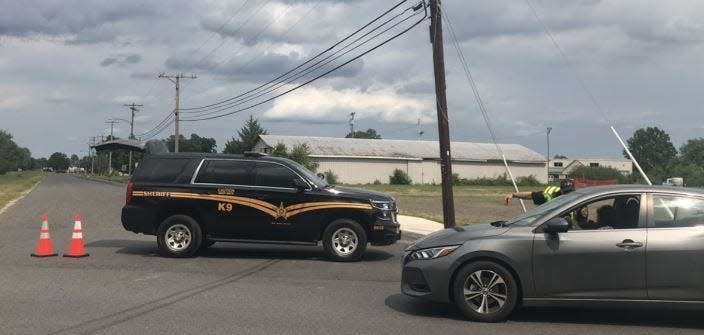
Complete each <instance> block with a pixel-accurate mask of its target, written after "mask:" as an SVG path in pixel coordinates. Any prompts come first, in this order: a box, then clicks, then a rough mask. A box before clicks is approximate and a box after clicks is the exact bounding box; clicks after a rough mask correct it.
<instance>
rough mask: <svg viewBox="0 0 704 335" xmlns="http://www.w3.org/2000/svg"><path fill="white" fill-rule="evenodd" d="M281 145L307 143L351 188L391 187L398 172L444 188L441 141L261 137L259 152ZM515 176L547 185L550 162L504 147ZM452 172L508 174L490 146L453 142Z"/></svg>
mask: <svg viewBox="0 0 704 335" xmlns="http://www.w3.org/2000/svg"><path fill="white" fill-rule="evenodd" d="M279 143H282V144H284V145H286V147H287V148H288V150H291V149H292V148H293V147H294V146H296V145H300V144H303V143H306V144H307V145H308V147H309V148H310V150H311V158H313V159H315V161H316V162H318V164H320V165H319V167H318V171H320V172H322V171H328V170H331V171H333V172H334V173H335V174H336V175H337V176H338V181H339V182H341V183H348V184H365V183H373V182H374V181H376V180H378V181H380V182H381V183H385V184H386V183H388V182H389V176H391V175H392V174H393V171H394V170H395V169H401V170H403V171H405V172H406V173H408V175H409V176H410V177H411V179H412V180H413V183H423V184H431V183H438V184H439V183H440V181H441V176H440V154H439V145H438V142H436V141H407V140H383V139H382V140H372V139H356V138H336V137H309V136H277V135H260V136H259V142H258V143H257V145H256V146H255V148H254V151H257V152H264V153H270V152H271V150H272V149H273V148H274V147H275V146H276V145H277V144H279ZM500 146H501V149H502V150H503V152H504V155H506V159H507V161H508V164H509V166H510V167H511V172H512V173H513V175H514V177H516V178H518V177H527V176H531V175H532V176H534V177H535V178H536V179H538V180H539V181H541V182H546V180H547V170H546V160H545V157H543V156H542V155H541V154H539V153H537V152H535V151H533V150H530V149H528V148H526V147H524V146H522V145H518V144H500ZM451 149H452V172H453V173H457V174H459V176H460V177H461V178H467V179H474V178H482V177H485V178H495V177H498V176H500V175H502V174H504V173H506V169H505V167H504V164H503V161H502V159H501V155H500V154H499V153H498V152H497V150H496V146H495V145H494V144H489V143H468V142H452V143H451Z"/></svg>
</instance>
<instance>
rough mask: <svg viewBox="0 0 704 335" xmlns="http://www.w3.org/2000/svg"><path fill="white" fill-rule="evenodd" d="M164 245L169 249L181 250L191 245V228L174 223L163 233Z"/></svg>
mask: <svg viewBox="0 0 704 335" xmlns="http://www.w3.org/2000/svg"><path fill="white" fill-rule="evenodd" d="M164 240H165V241H166V246H167V247H168V248H169V250H171V251H182V250H184V249H186V248H188V246H189V245H191V230H190V229H188V227H186V226H185V225H182V224H175V225H173V226H171V227H169V229H167V230H166V233H165V234H164Z"/></svg>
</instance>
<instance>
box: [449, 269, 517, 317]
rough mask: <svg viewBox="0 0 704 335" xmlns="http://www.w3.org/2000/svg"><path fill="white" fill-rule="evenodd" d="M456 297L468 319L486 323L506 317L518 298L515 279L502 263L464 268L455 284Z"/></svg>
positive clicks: (457, 303) (458, 305)
mask: <svg viewBox="0 0 704 335" xmlns="http://www.w3.org/2000/svg"><path fill="white" fill-rule="evenodd" d="M453 294H454V300H455V304H456V305H457V307H458V308H459V309H460V311H462V314H464V315H465V316H466V317H467V318H469V319H471V320H476V321H483V322H497V321H503V320H506V318H507V317H508V316H509V315H510V314H511V312H513V309H514V308H515V307H516V302H517V300H518V288H517V285H516V280H515V279H514V278H513V276H512V275H511V273H510V272H509V271H508V270H506V269H505V268H504V267H503V266H501V265H499V264H496V263H493V262H485V261H482V262H475V263H470V264H467V265H465V266H464V267H462V268H461V269H460V270H459V272H458V273H457V276H455V281H454V283H453Z"/></svg>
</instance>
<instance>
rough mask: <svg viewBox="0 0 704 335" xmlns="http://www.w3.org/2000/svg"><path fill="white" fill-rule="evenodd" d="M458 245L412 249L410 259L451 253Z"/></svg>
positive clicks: (436, 256) (429, 257)
mask: <svg viewBox="0 0 704 335" xmlns="http://www.w3.org/2000/svg"><path fill="white" fill-rule="evenodd" d="M459 247H460V246H459V245H449V246H445V247H436V248H428V249H421V250H417V251H414V252H413V253H412V254H411V259H418V260H420V259H434V258H439V257H443V256H447V255H449V254H451V253H452V252H453V251H455V249H457V248H459Z"/></svg>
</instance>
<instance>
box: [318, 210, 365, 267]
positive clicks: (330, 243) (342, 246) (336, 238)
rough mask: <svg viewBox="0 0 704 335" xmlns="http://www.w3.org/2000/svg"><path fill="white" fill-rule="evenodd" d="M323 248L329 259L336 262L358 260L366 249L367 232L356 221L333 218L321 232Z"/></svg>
mask: <svg viewBox="0 0 704 335" xmlns="http://www.w3.org/2000/svg"><path fill="white" fill-rule="evenodd" d="M323 248H324V249H325V254H326V255H327V257H328V258H330V259H331V260H334V261H338V262H352V261H356V260H359V259H360V258H362V254H364V251H365V250H366V249H367V233H366V232H365V231H364V228H362V226H361V225H360V224H359V223H357V221H354V220H350V219H339V220H335V221H333V222H331V223H330V224H329V225H328V226H327V228H325V231H324V232H323Z"/></svg>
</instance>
